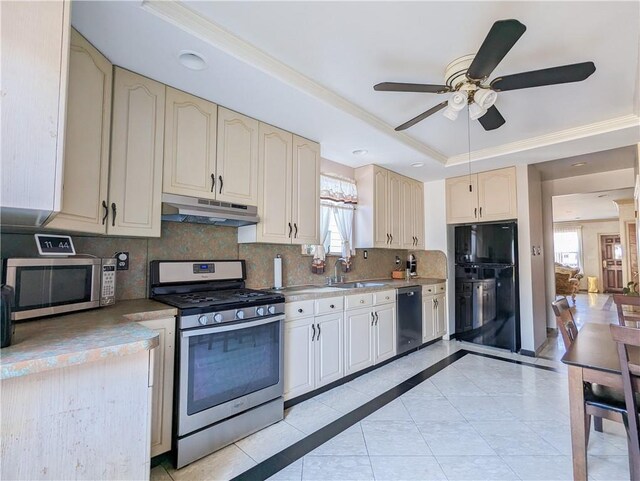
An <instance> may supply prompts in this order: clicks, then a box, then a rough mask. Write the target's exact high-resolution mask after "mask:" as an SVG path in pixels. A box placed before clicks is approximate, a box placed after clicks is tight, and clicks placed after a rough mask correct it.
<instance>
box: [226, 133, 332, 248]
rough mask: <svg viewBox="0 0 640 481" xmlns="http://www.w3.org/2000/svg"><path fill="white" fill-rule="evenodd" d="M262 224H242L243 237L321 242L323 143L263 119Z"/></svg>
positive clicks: (245, 239) (240, 235)
mask: <svg viewBox="0 0 640 481" xmlns="http://www.w3.org/2000/svg"><path fill="white" fill-rule="evenodd" d="M258 137H259V147H258V153H259V156H258V157H259V160H258V216H259V217H260V222H258V224H257V225H248V226H242V227H239V228H238V242H240V243H245V242H269V243H274V244H318V243H319V242H320V145H318V144H317V143H316V142H312V141H310V140H307V139H304V138H302V137H299V136H297V135H293V134H291V133H289V132H286V131H284V130H282V129H278V128H277V127H273V126H271V125H267V124H263V123H260V127H259V135H258Z"/></svg>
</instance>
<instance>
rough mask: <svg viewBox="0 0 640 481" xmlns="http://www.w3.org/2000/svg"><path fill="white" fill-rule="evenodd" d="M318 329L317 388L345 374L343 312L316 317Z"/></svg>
mask: <svg viewBox="0 0 640 481" xmlns="http://www.w3.org/2000/svg"><path fill="white" fill-rule="evenodd" d="M315 322H316V328H317V329H318V333H317V337H316V342H314V344H315V346H314V348H315V367H316V376H315V379H316V385H315V387H316V388H319V387H321V386H324V385H325V384H329V383H330V382H333V381H337V380H338V379H341V378H342V376H344V349H343V347H344V343H343V338H344V315H343V312H339V313H335V314H327V315H326V316H319V317H316V318H315Z"/></svg>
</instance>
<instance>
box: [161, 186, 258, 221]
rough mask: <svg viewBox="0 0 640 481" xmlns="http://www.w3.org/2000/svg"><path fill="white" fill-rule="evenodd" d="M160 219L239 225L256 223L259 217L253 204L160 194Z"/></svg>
mask: <svg viewBox="0 0 640 481" xmlns="http://www.w3.org/2000/svg"><path fill="white" fill-rule="evenodd" d="M162 220H165V221H171V222H190V223H194V224H212V225H226V226H231V227H240V226H243V225H251V224H257V223H258V221H259V220H260V219H259V218H258V208H257V207H255V206H251V205H241V204H232V203H230V202H221V201H218V200H209V199H199V198H197V197H188V196H186V195H175V194H162Z"/></svg>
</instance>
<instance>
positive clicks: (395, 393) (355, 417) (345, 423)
mask: <svg viewBox="0 0 640 481" xmlns="http://www.w3.org/2000/svg"><path fill="white" fill-rule="evenodd" d="M467 354H472V355H474V356H480V357H486V358H489V359H495V360H498V361H504V362H510V363H513V364H519V365H521V366H527V367H534V368H537V369H544V370H545V371H554V372H561V371H560V370H558V369H556V368H553V367H549V366H540V365H538V364H533V363H530V362H523V361H518V360H516V359H507V358H504V357H500V356H495V355H493V354H485V353H480V352H475V351H468V350H466V349H460V350H459V351H456V352H454V353H453V354H450V355H449V356H447V357H445V358H444V359H442V360H440V361H438V362H436V363H435V364H433V365H431V366H429V367H428V368H426V369H424V370H423V371H421V372H419V373H418V374H415V375H414V376H411V377H410V378H409V379H407V380H405V381H403V382H401V383H400V384H398V385H397V386H395V387H393V388H391V389H389V390H388V391H385V392H384V393H382V394H380V395H379V396H377V397H375V398H373V399H372V400H371V401H368V402H366V403H365V404H363V405H362V406H360V407H358V408H356V409H354V410H353V411H351V412H349V413H347V414H345V415H344V416H342V417H340V418H338V419H336V420H335V421H333V422H331V423H330V424H327V425H326V426H325V427H323V428H320V429H319V430H317V431H316V432H314V433H312V434H310V435H308V436H306V437H305V438H304V439H301V440H300V441H298V442H297V443H294V444H292V445H291V446H289V447H287V448H285V449H283V450H282V451H280V452H279V453H277V454H274V455H273V456H271V457H270V458H267V459H265V460H264V461H262V462H260V463H258V464H257V465H256V466H254V467H253V468H250V469H248V470H247V471H245V472H244V473H241V474H239V475H238V476H236V477H235V478H233V479H232V480H231V481H258V480H265V479H267V478H269V477H271V476H273V475H274V474H276V473H277V472H279V471H281V470H283V469H284V468H286V467H287V466H289V465H290V464H292V463H294V462H296V461H297V460H298V459H300V458H302V457H304V456H305V455H307V454H309V453H310V452H311V451H313V450H314V449H316V448H317V447H319V446H321V445H322V444H324V443H326V442H327V441H329V440H330V439H331V438H333V437H335V436H337V435H338V434H340V433H341V432H343V431H345V430H346V429H348V428H350V427H351V426H353V425H354V424H356V423H358V422H360V421H362V420H363V419H364V418H366V417H367V416H369V415H370V414H373V413H374V412H376V411H377V410H378V409H380V408H382V407H384V406H385V405H387V404H389V403H390V402H391V401H393V400H395V399H397V398H399V397H400V396H402V395H403V394H405V393H406V392H408V391H410V390H411V389H413V388H414V387H416V386H418V385H419V384H420V383H422V382H423V381H426V380H427V379H429V378H430V377H432V376H434V375H435V374H437V373H438V372H440V371H442V370H443V369H444V368H446V367H448V366H450V365H452V364H453V363H454V362H456V361H458V360H460V359H462V358H463V357H464V356H466V355H467Z"/></svg>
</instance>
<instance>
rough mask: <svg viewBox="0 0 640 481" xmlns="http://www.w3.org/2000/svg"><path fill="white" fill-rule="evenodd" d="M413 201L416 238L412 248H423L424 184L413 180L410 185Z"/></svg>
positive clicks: (414, 233)
mask: <svg viewBox="0 0 640 481" xmlns="http://www.w3.org/2000/svg"><path fill="white" fill-rule="evenodd" d="M411 200H412V202H413V235H414V236H415V238H416V243H415V245H414V247H413V248H414V249H425V243H424V235H425V232H424V184H423V183H422V182H418V181H414V182H413V183H412V185H411Z"/></svg>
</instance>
